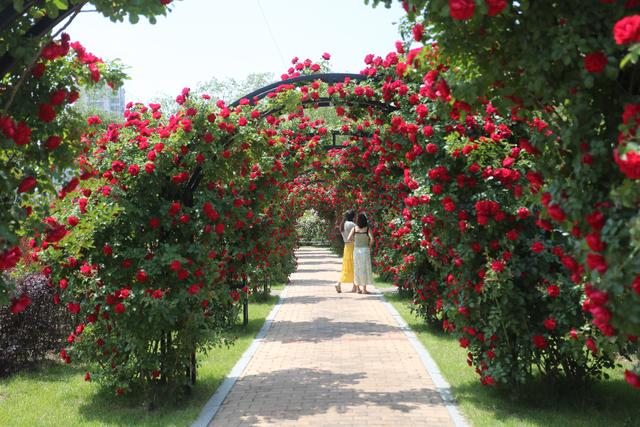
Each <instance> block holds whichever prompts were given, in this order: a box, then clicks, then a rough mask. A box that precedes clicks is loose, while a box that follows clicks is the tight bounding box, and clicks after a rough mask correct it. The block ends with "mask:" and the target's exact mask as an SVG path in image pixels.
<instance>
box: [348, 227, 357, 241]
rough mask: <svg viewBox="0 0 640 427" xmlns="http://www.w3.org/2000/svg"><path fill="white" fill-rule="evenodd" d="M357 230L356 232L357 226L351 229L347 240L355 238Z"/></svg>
mask: <svg viewBox="0 0 640 427" xmlns="http://www.w3.org/2000/svg"><path fill="white" fill-rule="evenodd" d="M355 232H356V228H355V227H353V228H352V229H351V231H350V232H349V236H348V237H347V242H350V241H351V239H352V238H353V234H354V233H355Z"/></svg>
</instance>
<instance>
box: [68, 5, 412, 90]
mask: <svg viewBox="0 0 640 427" xmlns="http://www.w3.org/2000/svg"><path fill="white" fill-rule="evenodd" d="M396 3H398V2H394V6H393V7H392V8H391V9H386V8H384V7H383V6H378V7H377V8H375V9H374V8H372V7H371V6H370V5H368V6H367V5H365V4H364V1H363V0H233V1H230V0H224V1H223V0H182V1H174V3H173V4H172V5H171V8H172V12H171V13H170V14H169V15H168V16H167V17H161V18H159V20H158V22H157V23H156V24H155V25H150V24H149V23H148V22H146V20H141V21H140V22H139V23H138V24H136V25H131V24H129V23H112V22H110V21H109V20H108V19H106V18H103V17H102V16H101V15H98V14H97V13H81V14H80V16H78V18H76V20H75V21H74V22H73V23H72V24H71V25H70V26H69V28H68V29H67V32H68V33H69V34H70V35H71V38H72V40H78V41H80V42H81V43H83V44H84V45H85V46H86V47H87V49H88V50H89V51H90V52H92V53H95V54H96V55H98V56H100V57H102V58H103V59H113V58H120V59H121V60H122V61H123V62H124V63H125V64H127V65H129V66H130V67H131V68H130V70H129V75H130V76H131V79H132V80H131V81H129V82H127V83H126V85H125V90H126V98H127V101H144V102H148V101H149V100H151V99H152V98H153V97H154V96H155V95H160V94H169V95H175V94H177V93H178V92H179V91H180V90H181V89H182V88H183V87H185V86H187V87H190V86H195V84H196V83H197V82H199V81H204V80H208V79H209V78H210V77H214V76H215V77H218V78H225V77H236V78H242V77H244V76H246V75H247V74H249V73H251V72H263V71H267V72H273V73H275V75H276V76H279V75H280V74H281V73H282V72H284V71H286V69H287V68H288V67H289V66H290V60H291V58H293V57H294V56H298V57H300V58H301V59H304V58H312V59H319V58H320V56H321V55H322V53H324V52H329V53H330V54H331V55H332V60H331V64H332V68H333V70H334V71H340V72H358V71H360V70H361V69H362V68H363V67H364V63H363V58H364V56H365V55H366V54H368V53H376V54H385V53H387V52H388V51H390V50H393V49H394V42H395V41H396V40H398V39H399V35H398V30H397V26H396V25H395V22H397V21H398V20H399V19H400V17H401V16H402V15H403V13H402V12H403V11H402V9H401V8H400V6H399V4H396Z"/></svg>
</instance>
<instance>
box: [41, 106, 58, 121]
mask: <svg viewBox="0 0 640 427" xmlns="http://www.w3.org/2000/svg"><path fill="white" fill-rule="evenodd" d="M38 117H40V120H42V121H43V122H45V123H49V122H52V121H53V119H55V118H56V110H54V109H53V106H51V105H50V104H40V107H38Z"/></svg>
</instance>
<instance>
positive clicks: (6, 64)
mask: <svg viewBox="0 0 640 427" xmlns="http://www.w3.org/2000/svg"><path fill="white" fill-rule="evenodd" d="M6 3H7V4H6V5H5V6H4V8H2V9H1V10H0V32H2V31H4V30H6V29H7V28H8V27H9V26H10V25H11V24H12V23H14V22H15V21H17V20H18V19H21V18H23V17H24V16H25V15H26V14H27V13H28V11H29V10H30V9H31V8H32V7H33V6H38V5H42V4H43V3H44V2H43V1H42V0H28V1H25V2H24V5H23V7H22V12H19V11H17V10H16V9H15V7H14V3H13V2H12V1H10V2H6ZM85 3H86V1H80V2H78V3H77V4H75V5H73V6H71V5H70V6H69V7H68V8H67V9H66V10H62V11H60V13H59V14H58V16H56V17H55V18H52V17H49V16H46V15H45V16H43V17H41V18H39V19H37V20H34V21H33V24H32V25H31V27H30V28H29V29H28V30H27V31H26V32H25V34H24V36H23V37H24V38H25V39H38V38H41V37H43V36H44V35H46V34H47V33H48V32H50V31H51V30H52V29H53V28H54V27H55V26H56V25H58V24H59V23H60V22H62V21H63V20H65V19H66V18H68V17H69V16H71V15H72V14H73V13H76V12H77V11H78V10H80V9H81V8H82V6H84V5H85ZM15 63H16V58H14V57H13V55H12V54H11V52H5V53H3V54H2V56H0V75H2V76H4V75H5V74H6V73H8V72H9V71H10V70H11V68H13V66H14V64H15Z"/></svg>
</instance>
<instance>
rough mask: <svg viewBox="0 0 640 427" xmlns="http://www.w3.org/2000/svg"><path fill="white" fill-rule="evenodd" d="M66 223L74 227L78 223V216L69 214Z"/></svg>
mask: <svg viewBox="0 0 640 427" xmlns="http://www.w3.org/2000/svg"><path fill="white" fill-rule="evenodd" d="M67 224H69V225H70V226H71V227H75V226H76V225H78V217H77V216H73V215H71V216H70V217H69V218H67Z"/></svg>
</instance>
